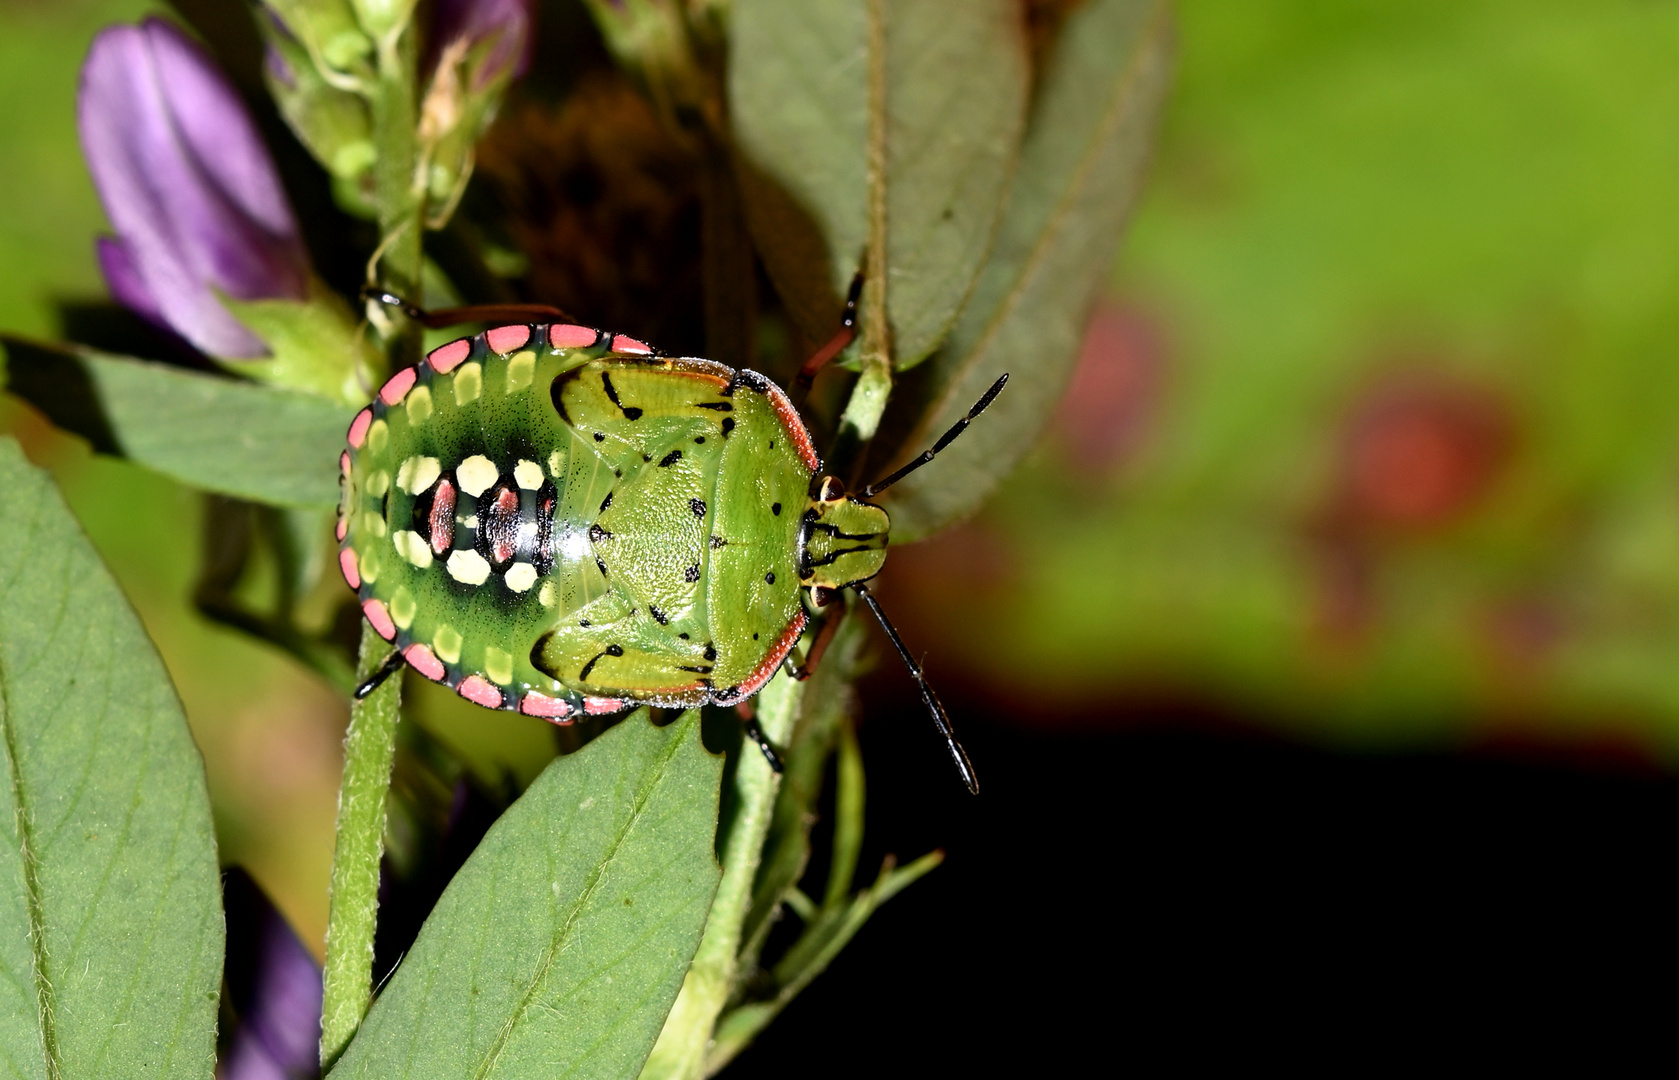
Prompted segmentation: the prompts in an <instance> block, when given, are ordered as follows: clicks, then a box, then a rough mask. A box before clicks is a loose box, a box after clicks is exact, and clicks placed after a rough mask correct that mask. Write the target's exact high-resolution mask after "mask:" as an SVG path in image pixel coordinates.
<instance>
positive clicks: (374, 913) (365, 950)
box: [321, 624, 402, 1069]
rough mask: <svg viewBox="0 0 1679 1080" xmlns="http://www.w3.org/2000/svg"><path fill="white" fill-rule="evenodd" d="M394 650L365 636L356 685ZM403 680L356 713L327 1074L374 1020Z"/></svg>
mask: <svg viewBox="0 0 1679 1080" xmlns="http://www.w3.org/2000/svg"><path fill="white" fill-rule="evenodd" d="M389 650H390V646H389V645H388V644H386V642H385V640H384V639H383V638H381V637H380V636H379V635H378V634H376V633H374V631H373V628H372V627H371V626H367V625H365V624H364V625H363V626H362V631H361V660H360V662H359V663H358V664H357V665H356V677H357V678H363V679H364V678H366V677H367V676H368V675H371V674H372V673H373V672H374V671H375V670H376V669H377V668H378V667H379V664H380V663H381V662H383V660H384V658H385V656H386V654H387V653H388V652H389ZM401 682H402V680H401V679H400V678H392V679H387V680H386V681H385V685H383V686H381V687H380V688H379V689H377V690H375V691H374V692H373V693H372V694H369V695H368V696H367V697H366V698H364V699H362V700H361V701H358V702H356V703H355V704H354V705H352V706H351V707H350V730H349V732H348V733H347V734H346V735H345V737H344V779H343V781H342V783H341V784H340V785H339V788H338V843H337V847H336V848H335V849H334V851H333V855H332V892H331V899H330V901H329V908H328V914H327V928H326V966H325V967H324V968H323V969H322V971H321V982H322V988H321V1066H322V1068H323V1069H325V1068H326V1067H327V1066H330V1065H331V1064H332V1062H334V1061H336V1060H337V1059H338V1055H339V1054H341V1053H343V1052H344V1047H345V1046H347V1045H349V1042H350V1038H351V1037H352V1036H353V1035H355V1033H356V1029H357V1028H358V1027H360V1026H361V1020H362V1017H363V1016H365V1015H367V1006H368V1004H369V1002H370V1001H371V999H372V996H373V931H374V929H375V927H376V926H377V925H378V916H379V856H380V854H381V852H382V850H383V846H384V835H385V792H386V790H387V789H388V788H389V787H390V784H391V759H392V757H393V755H394V754H395V752H396V722H397V716H398V708H397V706H398V701H399V695H398V691H397V688H398V686H399V685H400V684H401Z"/></svg>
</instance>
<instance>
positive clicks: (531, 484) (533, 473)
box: [513, 460, 542, 491]
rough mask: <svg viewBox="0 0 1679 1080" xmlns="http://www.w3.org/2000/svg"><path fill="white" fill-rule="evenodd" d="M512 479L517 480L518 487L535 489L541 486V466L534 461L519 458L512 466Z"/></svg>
mask: <svg viewBox="0 0 1679 1080" xmlns="http://www.w3.org/2000/svg"><path fill="white" fill-rule="evenodd" d="M513 479H514V480H517V481H518V482H519V486H520V487H522V488H528V489H530V490H531V491H535V490H536V489H537V488H539V487H541V486H542V466H540V465H538V464H537V463H536V462H534V461H523V460H521V461H520V462H519V464H517V465H515V466H513Z"/></svg>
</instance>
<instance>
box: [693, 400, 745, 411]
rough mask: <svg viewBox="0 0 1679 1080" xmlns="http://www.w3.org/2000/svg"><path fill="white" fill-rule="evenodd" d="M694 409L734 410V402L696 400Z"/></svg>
mask: <svg viewBox="0 0 1679 1080" xmlns="http://www.w3.org/2000/svg"><path fill="white" fill-rule="evenodd" d="M694 408H696V409H716V410H717V411H718V412H734V411H735V403H734V402H732V401H696V402H694Z"/></svg>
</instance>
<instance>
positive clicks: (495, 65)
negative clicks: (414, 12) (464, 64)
mask: <svg viewBox="0 0 1679 1080" xmlns="http://www.w3.org/2000/svg"><path fill="white" fill-rule="evenodd" d="M532 22H533V16H532V13H531V0H439V2H438V5H437V13H436V15H435V16H434V17H433V22H432V33H431V42H432V45H431V51H432V63H433V64H435V63H436V61H437V57H438V56H440V55H442V53H443V52H444V50H446V49H448V48H449V47H450V46H457V47H458V45H459V44H464V45H465V46H466V47H467V48H469V49H470V48H471V47H473V46H475V45H478V44H479V43H480V42H491V45H490V48H489V51H488V52H487V53H486V54H485V55H484V58H483V61H482V62H481V63H480V64H479V65H478V69H477V71H476V73H475V74H474V77H473V80H472V81H473V85H472V87H471V89H473V90H475V91H476V90H481V89H483V87H484V86H485V85H487V84H488V83H489V82H490V81H491V80H492V79H495V78H497V77H498V76H500V75H501V74H503V73H504V72H507V71H508V70H509V69H511V72H512V74H513V75H514V76H515V77H517V76H520V75H523V74H524V73H525V69H526V68H528V67H529V66H530V60H531V39H532V36H533V35H532V34H531V25H532Z"/></svg>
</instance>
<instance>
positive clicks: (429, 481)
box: [396, 455, 443, 495]
mask: <svg viewBox="0 0 1679 1080" xmlns="http://www.w3.org/2000/svg"><path fill="white" fill-rule="evenodd" d="M442 472H443V469H442V467H441V466H440V465H438V463H437V459H436V458H434V457H420V456H418V455H416V456H414V457H411V458H409V459H408V460H407V461H404V462H403V463H402V467H401V468H399V469H398V470H397V471H396V486H397V487H399V488H401V489H402V490H404V491H406V492H408V494H410V495H418V494H419V493H420V492H422V491H426V490H428V489H430V487H431V486H432V485H433V484H435V483H437V478H438V476H439V475H440V474H441V473H442Z"/></svg>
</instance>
